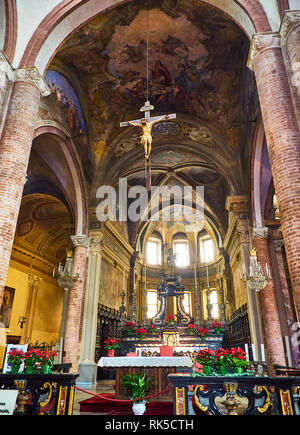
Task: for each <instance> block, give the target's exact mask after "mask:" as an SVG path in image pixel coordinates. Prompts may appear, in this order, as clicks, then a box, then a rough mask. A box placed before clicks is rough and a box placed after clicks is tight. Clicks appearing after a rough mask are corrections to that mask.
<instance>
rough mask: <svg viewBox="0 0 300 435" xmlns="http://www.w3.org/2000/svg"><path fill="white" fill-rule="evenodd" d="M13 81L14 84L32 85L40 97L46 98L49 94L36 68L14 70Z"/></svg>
mask: <svg viewBox="0 0 300 435" xmlns="http://www.w3.org/2000/svg"><path fill="white" fill-rule="evenodd" d="M14 80H15V81H16V82H29V83H33V84H34V85H35V86H36V87H37V88H38V89H39V91H40V93H41V96H42V97H47V96H48V95H50V93H51V92H50V89H49V87H48V85H47V84H46V82H45V81H44V79H43V77H42V76H41V74H40V73H39V71H38V70H37V69H36V67H31V68H20V69H16V70H15V71H14Z"/></svg>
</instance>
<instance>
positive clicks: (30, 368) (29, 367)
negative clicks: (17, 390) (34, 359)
mask: <svg viewBox="0 0 300 435" xmlns="http://www.w3.org/2000/svg"><path fill="white" fill-rule="evenodd" d="M33 372H34V365H32V364H28V365H27V366H25V373H27V374H28V375H32V374H33Z"/></svg>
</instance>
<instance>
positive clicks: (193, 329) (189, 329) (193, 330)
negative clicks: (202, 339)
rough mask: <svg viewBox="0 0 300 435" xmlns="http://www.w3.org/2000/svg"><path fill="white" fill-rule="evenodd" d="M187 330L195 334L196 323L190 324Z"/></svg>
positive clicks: (190, 333)
mask: <svg viewBox="0 0 300 435" xmlns="http://www.w3.org/2000/svg"><path fill="white" fill-rule="evenodd" d="M187 332H188V334H189V335H195V333H196V325H193V324H192V323H190V324H189V326H188V329H187Z"/></svg>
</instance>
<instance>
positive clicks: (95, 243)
mask: <svg viewBox="0 0 300 435" xmlns="http://www.w3.org/2000/svg"><path fill="white" fill-rule="evenodd" d="M103 239H104V237H103V233H102V231H99V233H97V234H95V235H93V236H91V237H90V253H91V254H97V253H101V251H102V247H103Z"/></svg>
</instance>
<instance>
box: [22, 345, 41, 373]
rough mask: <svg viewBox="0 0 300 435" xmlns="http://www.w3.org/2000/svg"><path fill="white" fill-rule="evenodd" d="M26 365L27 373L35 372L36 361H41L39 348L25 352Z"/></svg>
mask: <svg viewBox="0 0 300 435" xmlns="http://www.w3.org/2000/svg"><path fill="white" fill-rule="evenodd" d="M23 359H24V365H25V372H26V373H33V370H34V367H35V365H36V363H38V362H41V355H40V350H39V349H28V350H27V351H26V352H25V354H24V357H23Z"/></svg>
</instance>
